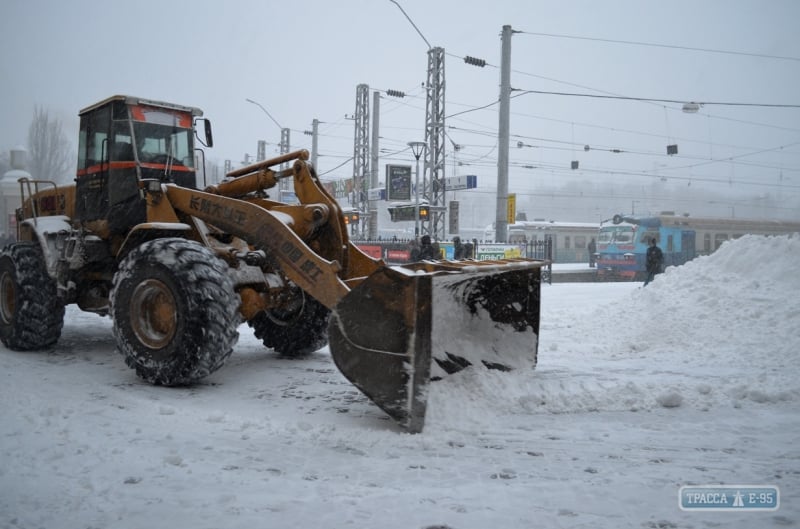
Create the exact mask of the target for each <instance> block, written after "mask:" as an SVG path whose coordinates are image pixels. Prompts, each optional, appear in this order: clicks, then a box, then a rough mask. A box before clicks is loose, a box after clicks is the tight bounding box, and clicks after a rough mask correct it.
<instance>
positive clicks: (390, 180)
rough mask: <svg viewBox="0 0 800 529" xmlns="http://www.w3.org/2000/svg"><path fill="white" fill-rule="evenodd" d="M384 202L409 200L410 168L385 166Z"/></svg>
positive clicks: (405, 166)
mask: <svg viewBox="0 0 800 529" xmlns="http://www.w3.org/2000/svg"><path fill="white" fill-rule="evenodd" d="M386 200H411V166H410V165H389V164H386Z"/></svg>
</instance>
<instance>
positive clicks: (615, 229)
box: [597, 215, 696, 280]
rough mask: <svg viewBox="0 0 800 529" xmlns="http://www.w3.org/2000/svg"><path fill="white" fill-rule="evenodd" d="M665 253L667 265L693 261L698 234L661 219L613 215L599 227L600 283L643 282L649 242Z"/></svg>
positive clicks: (598, 259)
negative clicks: (607, 281)
mask: <svg viewBox="0 0 800 529" xmlns="http://www.w3.org/2000/svg"><path fill="white" fill-rule="evenodd" d="M651 238H655V239H656V244H658V247H659V248H661V251H662V252H663V254H664V266H673V265H681V264H683V263H685V262H686V261H689V260H691V259H694V257H695V255H696V250H695V231H694V230H693V229H690V228H689V227H687V226H680V225H671V224H668V223H665V222H662V218H661V217H642V216H630V215H614V217H613V219H611V223H610V224H609V223H608V222H607V221H604V222H603V223H601V225H600V232H599V234H598V237H597V253H598V257H597V278H598V279H599V280H641V279H644V276H645V254H646V253H647V246H648V241H649V240H650V239H651Z"/></svg>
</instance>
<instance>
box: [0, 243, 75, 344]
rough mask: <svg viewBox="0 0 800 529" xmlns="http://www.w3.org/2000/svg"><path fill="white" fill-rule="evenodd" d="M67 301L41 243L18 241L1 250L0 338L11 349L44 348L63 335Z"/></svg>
mask: <svg viewBox="0 0 800 529" xmlns="http://www.w3.org/2000/svg"><path fill="white" fill-rule="evenodd" d="M63 325H64V305H63V304H62V303H61V302H60V301H59V299H58V291H57V289H56V282H55V281H53V279H52V278H51V277H50V276H49V275H48V274H47V269H46V268H45V264H44V256H43V255H42V250H41V248H39V245H38V244H35V243H28V242H19V243H14V244H10V245H8V246H6V247H5V248H3V251H2V252H0V340H2V341H3V344H4V345H5V346H6V347H8V348H9V349H13V350H15V351H30V350H36V349H45V348H47V347H50V346H51V345H53V344H55V343H56V342H57V341H58V339H59V338H60V337H61V328H62V327H63Z"/></svg>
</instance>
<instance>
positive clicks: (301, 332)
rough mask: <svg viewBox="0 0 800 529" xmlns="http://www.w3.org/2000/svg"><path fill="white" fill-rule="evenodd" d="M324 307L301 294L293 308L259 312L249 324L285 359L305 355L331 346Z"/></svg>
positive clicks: (263, 340) (328, 312)
mask: <svg viewBox="0 0 800 529" xmlns="http://www.w3.org/2000/svg"><path fill="white" fill-rule="evenodd" d="M330 313H331V311H330V310H328V308H327V307H325V305H323V304H322V303H320V302H319V301H317V300H316V299H314V298H312V297H311V296H308V295H305V294H303V292H302V291H299V294H298V296H296V297H295V304H294V308H293V309H289V310H281V311H278V310H270V311H264V312H260V313H259V314H258V315H257V316H256V317H255V318H253V319H251V320H250V321H248V322H247V323H248V325H250V327H252V328H253V331H254V334H255V336H256V338H259V339H261V341H262V342H263V343H264V345H265V346H266V347H269V348H270V349H272V350H274V351H275V352H276V353H278V354H280V355H283V356H292V357H297V356H303V355H306V354H308V353H313V352H314V351H316V350H318V349H321V348H322V347H325V346H326V345H328V318H329V317H330Z"/></svg>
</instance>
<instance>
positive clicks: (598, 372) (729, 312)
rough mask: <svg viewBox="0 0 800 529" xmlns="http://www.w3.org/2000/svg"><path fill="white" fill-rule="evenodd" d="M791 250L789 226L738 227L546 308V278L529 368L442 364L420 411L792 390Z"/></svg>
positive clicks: (652, 405)
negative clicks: (591, 300)
mask: <svg viewBox="0 0 800 529" xmlns="http://www.w3.org/2000/svg"><path fill="white" fill-rule="evenodd" d="M798 256H800V236H798V235H793V236H776V237H765V236H754V235H748V236H744V237H742V238H740V239H737V240H734V241H728V242H726V243H725V244H723V245H722V246H721V247H720V248H719V250H717V251H716V252H715V253H713V254H711V255H709V256H703V257H699V258H697V259H695V260H693V261H691V262H689V263H687V264H685V265H683V266H679V267H670V268H668V269H667V270H666V272H665V273H664V274H661V275H659V276H657V278H656V280H655V281H654V282H652V283H651V284H650V285H648V286H647V287H646V288H645V287H642V286H641V285H639V284H636V285H631V289H630V292H629V293H628V295H627V296H626V297H623V299H622V300H621V301H619V300H618V301H615V302H614V303H612V304H605V305H602V306H600V308H596V307H595V308H594V310H593V311H592V312H589V313H584V312H581V311H580V307H579V306H578V307H570V308H569V309H570V312H569V313H568V314H567V313H566V311H565V309H562V311H564V312H565V313H564V314H559V313H555V314H553V313H550V312H548V303H547V299H548V296H547V291H546V290H545V291H544V292H543V305H542V315H541V320H542V330H541V335H540V346H539V364H538V367H537V369H536V371H535V373H534V374H533V376H531V374H530V373H528V372H515V373H511V374H509V373H493V372H491V371H485V370H474V371H469V372H465V373H461V374H459V375H456V376H451V377H449V378H448V379H446V380H444V381H442V382H441V383H439V384H434V385H432V387H431V399H430V402H429V421H428V422H429V424H433V425H436V426H435V427H436V428H443V429H450V428H459V427H463V425H464V423H465V422H466V423H470V422H472V423H475V422H477V423H480V424H484V425H486V424H491V423H492V422H493V418H497V419H498V420H504V419H502V418H501V417H502V416H504V415H513V414H516V413H525V414H530V413H574V412H585V411H627V410H631V411H640V410H652V409H656V408H678V407H682V406H692V407H694V408H697V409H700V410H703V411H708V410H711V409H718V408H727V407H734V408H738V407H741V406H746V405H759V404H769V403H776V402H784V401H797V400H800V369H798V361H797V351H798V349H799V346H800V296H798V293H800V274H798V273H797V271H796V266H797V258H798ZM598 286H599V285H598ZM543 288H544V289H547V288H548V287H547V286H544V287H543ZM587 288H591V286H587ZM598 291H599V292H602V290H598ZM561 317H564V318H565V321H561V320H560V318H561ZM576 318H577V319H576ZM576 366H579V368H581V367H582V368H583V369H578V370H576V369H575V367H576Z"/></svg>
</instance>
